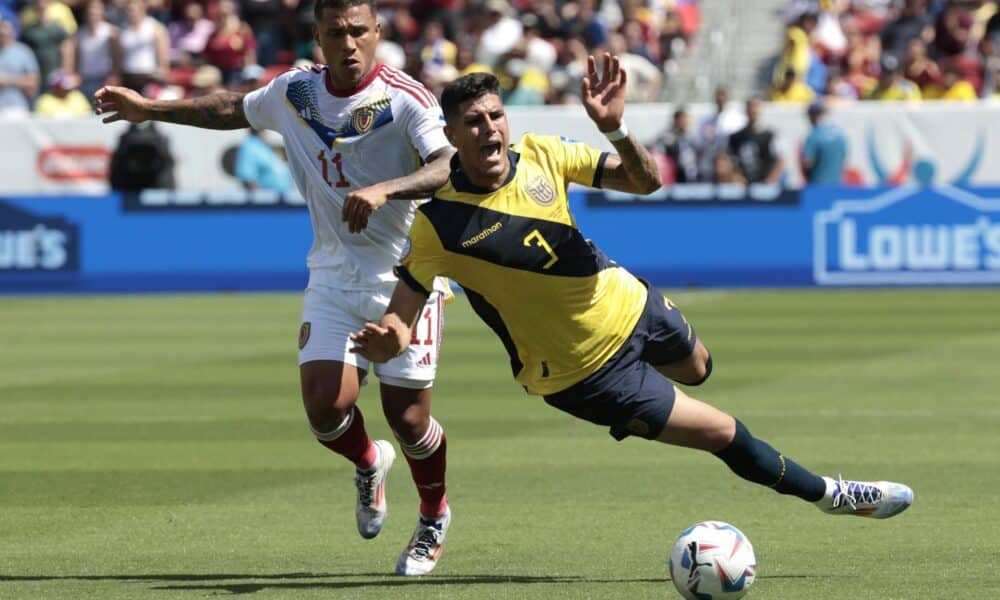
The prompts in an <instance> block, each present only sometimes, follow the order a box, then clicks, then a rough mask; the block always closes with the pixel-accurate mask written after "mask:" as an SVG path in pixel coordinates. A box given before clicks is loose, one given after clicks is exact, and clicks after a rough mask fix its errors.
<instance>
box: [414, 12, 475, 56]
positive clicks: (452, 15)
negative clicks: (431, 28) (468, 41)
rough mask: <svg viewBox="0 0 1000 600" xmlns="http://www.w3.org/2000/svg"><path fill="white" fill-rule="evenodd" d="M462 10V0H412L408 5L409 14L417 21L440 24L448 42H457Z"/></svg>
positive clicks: (460, 27) (460, 28) (460, 29)
mask: <svg viewBox="0 0 1000 600" xmlns="http://www.w3.org/2000/svg"><path fill="white" fill-rule="evenodd" d="M464 8H465V1H464V0H414V1H413V2H411V3H410V12H411V14H412V15H413V17H414V18H415V19H416V20H417V21H419V22H421V23H440V24H441V26H442V28H443V29H444V35H445V37H446V38H448V39H449V40H457V39H458V36H459V34H460V33H461V31H462V19H461V15H462V10H463V9H464ZM452 64H453V65H454V63H452Z"/></svg>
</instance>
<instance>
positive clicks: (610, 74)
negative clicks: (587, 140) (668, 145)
mask: <svg viewBox="0 0 1000 600" xmlns="http://www.w3.org/2000/svg"><path fill="white" fill-rule="evenodd" d="M626 81H627V77H626V74H625V69H622V68H621V66H620V65H619V64H618V57H617V56H612V55H610V54H605V55H604V73H603V76H601V77H599V76H598V74H597V65H596V61H595V60H594V57H593V56H591V57H589V58H588V59H587V75H586V77H584V78H583V84H582V87H583V106H584V108H585V109H586V110H587V115H588V116H589V117H590V118H591V120H592V121H594V123H595V124H596V125H597V128H598V129H599V130H600V131H601V132H602V133H610V132H612V131H615V130H617V129H618V128H619V127H621V125H622V123H623V120H622V116H623V114H624V112H625V85H626ZM612 144H614V147H615V150H617V151H618V154H617V155H613V154H612V155H609V156H608V158H607V160H606V161H605V162H604V172H603V173H601V187H605V188H610V189H613V190H619V191H622V192H630V193H633V194H651V193H653V192H655V191H656V190H658V189H660V185H662V183H661V180H660V169H659V168H658V167H657V165H656V161H654V160H653V157H652V156H651V155H650V154H649V152H648V151H647V150H646V148H645V147H643V146H642V144H640V143H639V142H638V140H636V138H635V135H634V134H632V133H629V134H628V136H626V137H625V138H622V139H620V140H618V141H615V142H612Z"/></svg>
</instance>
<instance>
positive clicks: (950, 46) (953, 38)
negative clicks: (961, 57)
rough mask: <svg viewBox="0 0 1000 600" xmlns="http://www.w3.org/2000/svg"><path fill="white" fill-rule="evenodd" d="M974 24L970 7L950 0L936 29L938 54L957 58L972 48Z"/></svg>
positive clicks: (935, 45)
mask: <svg viewBox="0 0 1000 600" xmlns="http://www.w3.org/2000/svg"><path fill="white" fill-rule="evenodd" d="M973 24H974V21H973V19H972V15H971V14H970V11H969V7H968V6H967V5H966V4H965V3H964V2H961V1H956V0H948V3H947V4H946V5H945V9H944V10H943V11H942V12H941V15H940V16H938V20H937V25H936V26H935V29H934V47H935V48H936V49H937V52H938V54H939V55H941V56H944V57H949V56H955V55H958V54H961V53H963V52H965V51H966V50H967V49H969V48H971V47H972V46H973V39H972V26H973Z"/></svg>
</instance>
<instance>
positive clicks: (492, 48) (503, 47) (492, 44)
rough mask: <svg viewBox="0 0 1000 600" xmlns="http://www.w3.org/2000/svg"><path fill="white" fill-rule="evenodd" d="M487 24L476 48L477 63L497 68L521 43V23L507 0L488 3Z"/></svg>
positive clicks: (489, 1)
mask: <svg viewBox="0 0 1000 600" xmlns="http://www.w3.org/2000/svg"><path fill="white" fill-rule="evenodd" d="M485 9H486V22H485V27H484V29H483V32H482V34H480V36H479V46H478V47H477V48H476V62H477V63H482V64H484V65H488V66H489V67H491V68H492V67H495V66H497V64H498V63H499V62H500V58H501V57H502V56H504V55H505V54H507V53H508V52H510V51H511V50H513V49H514V47H515V46H517V44H518V43H519V42H520V41H521V35H522V30H521V21H519V20H518V19H515V18H514V17H513V16H512V15H513V11H512V9H511V7H510V5H509V4H508V3H507V2H506V1H505V0H488V1H487V2H486V6H485Z"/></svg>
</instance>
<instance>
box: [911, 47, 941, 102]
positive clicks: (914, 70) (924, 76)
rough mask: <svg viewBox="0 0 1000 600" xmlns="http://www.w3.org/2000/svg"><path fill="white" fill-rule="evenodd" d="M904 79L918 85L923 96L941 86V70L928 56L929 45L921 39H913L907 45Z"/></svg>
mask: <svg viewBox="0 0 1000 600" xmlns="http://www.w3.org/2000/svg"><path fill="white" fill-rule="evenodd" d="M903 77H905V78H906V79H908V80H909V81H912V82H913V83H915V84H917V87H919V88H920V91H921V94H923V93H924V92H925V91H928V90H930V89H931V88H932V87H934V86H940V85H941V81H942V76H941V69H940V67H939V66H938V64H937V62H935V61H934V60H931V58H930V57H929V56H927V44H926V43H925V42H924V40H922V39H921V38H913V39H911V40H910V43H909V44H908V45H907V48H906V59H905V60H904V61H903Z"/></svg>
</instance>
